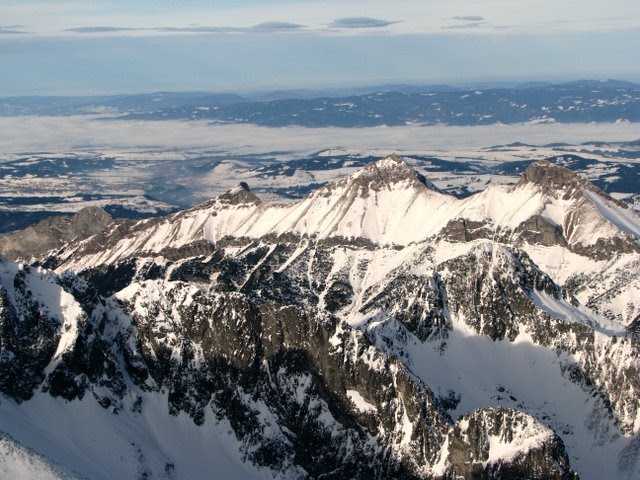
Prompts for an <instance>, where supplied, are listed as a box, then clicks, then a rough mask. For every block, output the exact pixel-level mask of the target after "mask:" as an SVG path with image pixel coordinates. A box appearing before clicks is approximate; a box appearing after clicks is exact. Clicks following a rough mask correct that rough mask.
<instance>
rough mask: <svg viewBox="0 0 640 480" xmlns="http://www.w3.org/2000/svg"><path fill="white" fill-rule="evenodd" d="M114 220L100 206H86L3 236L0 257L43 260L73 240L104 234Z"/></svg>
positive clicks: (0, 243) (0, 244)
mask: <svg viewBox="0 0 640 480" xmlns="http://www.w3.org/2000/svg"><path fill="white" fill-rule="evenodd" d="M112 222H113V218H112V217H111V215H109V214H108V213H107V212H105V211H104V210H103V209H102V208H100V207H85V208H83V209H81V210H78V212H76V213H75V214H73V215H56V216H54V217H49V218H45V219H44V220H41V221H40V222H38V223H37V224H35V225H33V226H31V227H27V228H26V229H24V230H20V231H17V232H14V233H11V234H9V235H5V236H3V237H0V255H4V256H6V257H7V258H11V259H16V258H26V259H29V258H31V257H35V258H37V257H39V256H41V255H43V254H45V253H46V252H48V251H50V250H53V249H55V248H59V247H61V246H62V245H63V244H64V243H66V242H68V241H71V240H83V239H85V238H88V237H90V236H91V235H94V234H96V233H99V232H101V231H102V230H103V229H104V228H105V227H106V226H107V225H109V224H111V223H112Z"/></svg>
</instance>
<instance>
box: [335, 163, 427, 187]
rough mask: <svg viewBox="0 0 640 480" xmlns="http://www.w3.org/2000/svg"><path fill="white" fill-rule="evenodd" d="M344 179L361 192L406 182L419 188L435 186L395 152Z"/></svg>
mask: <svg viewBox="0 0 640 480" xmlns="http://www.w3.org/2000/svg"><path fill="white" fill-rule="evenodd" d="M346 181H348V182H351V183H353V184H354V185H356V186H358V187H361V188H362V191H363V192H365V193H366V192H368V190H375V191H379V190H384V189H389V188H390V187H391V186H392V185H396V184H399V183H403V182H406V183H407V184H408V185H409V186H412V187H415V186H418V187H419V188H424V187H428V188H429V189H432V190H437V188H436V187H435V186H434V185H432V184H431V183H430V182H428V181H427V180H426V178H425V177H424V176H423V175H421V174H420V173H418V172H416V171H415V170H414V169H413V168H411V167H410V166H409V165H407V163H406V162H405V161H404V160H403V159H402V158H400V156H398V155H396V154H391V155H389V156H387V157H385V158H383V159H381V160H378V161H377V162H374V163H371V164H369V165H367V166H366V167H365V168H363V169H362V170H360V171H359V172H357V173H356V174H355V175H353V176H351V177H349V178H348V179H347V180H346Z"/></svg>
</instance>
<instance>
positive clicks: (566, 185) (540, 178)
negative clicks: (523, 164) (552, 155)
mask: <svg viewBox="0 0 640 480" xmlns="http://www.w3.org/2000/svg"><path fill="white" fill-rule="evenodd" d="M528 184H533V185H536V186H537V187H538V188H540V189H541V190H542V192H543V193H545V194H551V195H553V196H555V197H557V198H558V197H562V198H564V199H568V198H571V197H573V198H577V197H581V196H583V193H582V191H583V190H586V191H589V192H592V193H595V194H596V195H599V196H600V197H602V198H605V199H607V200H609V201H610V202H613V203H615V204H616V205H618V206H620V207H622V208H625V209H626V208H628V207H627V205H626V204H624V203H623V202H621V201H619V200H616V199H614V198H612V197H611V196H610V195H609V194H608V193H606V192H604V191H603V190H601V189H600V188H598V187H597V186H596V185H594V184H593V183H591V182H590V181H589V180H587V179H586V178H584V177H582V176H581V175H579V174H577V173H575V172H574V171H572V170H569V169H568V168H565V167H561V166H560V165H555V164H554V163H551V162H550V161H549V160H536V161H535V162H532V163H530V164H529V166H528V167H527V168H526V169H525V171H524V173H523V174H522V176H521V177H520V181H519V182H518V183H517V185H516V188H517V187H521V186H524V185H528Z"/></svg>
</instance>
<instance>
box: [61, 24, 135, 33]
mask: <svg viewBox="0 0 640 480" xmlns="http://www.w3.org/2000/svg"><path fill="white" fill-rule="evenodd" d="M138 30H146V29H143V28H130V27H108V26H91V27H75V28H67V29H65V30H64V31H65V32H74V33H111V32H133V31H138Z"/></svg>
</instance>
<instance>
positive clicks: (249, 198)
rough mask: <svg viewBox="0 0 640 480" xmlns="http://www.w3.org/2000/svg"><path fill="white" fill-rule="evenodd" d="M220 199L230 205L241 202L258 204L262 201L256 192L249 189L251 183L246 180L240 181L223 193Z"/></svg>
mask: <svg viewBox="0 0 640 480" xmlns="http://www.w3.org/2000/svg"><path fill="white" fill-rule="evenodd" d="M218 200H219V201H220V202H222V203H226V204H228V205H240V204H254V205H257V204H259V203H261V202H262V200H260V198H258V197H257V196H256V195H255V194H254V193H252V192H251V190H250V189H249V185H247V183H246V182H240V183H239V184H238V185H237V186H236V187H234V188H232V189H231V190H229V191H227V192H225V193H223V194H222V195H220V196H219V197H218Z"/></svg>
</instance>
